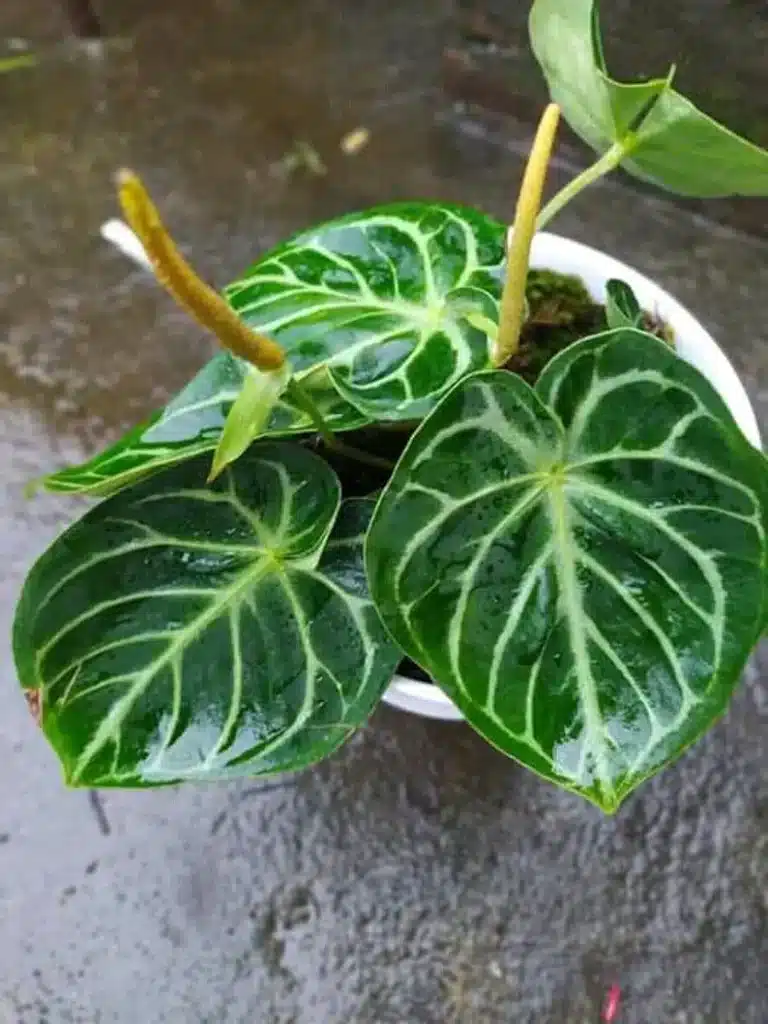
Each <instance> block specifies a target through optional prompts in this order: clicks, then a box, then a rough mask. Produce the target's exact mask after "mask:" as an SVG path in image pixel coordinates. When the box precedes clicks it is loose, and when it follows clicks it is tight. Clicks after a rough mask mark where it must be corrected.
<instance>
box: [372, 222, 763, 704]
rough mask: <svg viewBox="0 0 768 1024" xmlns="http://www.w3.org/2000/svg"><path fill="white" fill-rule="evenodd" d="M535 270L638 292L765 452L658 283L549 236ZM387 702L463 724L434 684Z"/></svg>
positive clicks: (597, 289)
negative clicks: (616, 284)
mask: <svg viewBox="0 0 768 1024" xmlns="http://www.w3.org/2000/svg"><path fill="white" fill-rule="evenodd" d="M531 266H532V267H534V268H535V269H540V270H556V271H559V272H560V273H562V274H576V275H577V276H578V277H580V278H581V279H582V280H583V281H584V283H585V284H586V286H587V288H588V289H589V292H590V294H591V296H592V298H593V299H594V300H595V302H600V303H603V302H605V286H606V284H607V283H608V281H610V280H611V279H612V278H619V279H620V280H621V281H626V283H627V284H628V285H629V286H630V288H631V289H632V290H633V292H634V293H635V295H636V296H637V299H638V302H639V303H640V305H641V306H642V308H643V309H645V310H647V311H648V312H649V313H654V314H656V315H657V316H658V317H660V319H662V320H663V321H664V322H665V323H666V324H668V325H669V327H671V328H672V330H673V331H674V335H675V347H676V350H677V352H678V354H679V355H680V356H681V357H682V358H683V359H685V360H687V361H688V362H689V363H691V364H692V365H693V366H695V367H696V368H697V369H698V370H700V371H701V373H703V374H704V376H705V377H706V378H707V380H709V382H710V383H711V384H712V385H713V386H714V387H715V388H716V389H717V390H718V392H719V393H720V396H721V397H722V399H723V401H724V402H725V403H726V405H727V406H728V408H729V409H730V410H731V414H732V415H733V418H734V419H735V420H736V422H737V423H738V425H739V427H741V430H742V432H743V433H744V436H745V437H746V438H747V440H748V441H750V442H751V443H752V444H753V445H754V446H755V447H756V448H760V447H761V446H762V445H761V440H760V430H759V428H758V425H757V420H756V418H755V413H754V410H753V409H752V406H751V404H750V401H749V398H748V397H747V393H746V391H745V390H744V387H743V385H742V383H741V381H740V380H739V378H738V376H737V374H736V371H735V370H734V368H733V367H732V366H731V364H730V362H729V361H728V359H727V357H726V355H725V353H724V352H723V351H722V349H721V348H720V347H719V346H718V345H717V343H716V342H715V340H714V339H713V338H712V336H711V335H710V334H709V333H708V332H707V331H706V330H705V329H704V328H703V327H702V326H701V324H700V323H699V322H698V320H696V318H695V317H693V316H692V315H691V314H690V313H689V312H688V310H687V309H685V308H684V307H683V306H681V305H680V303H679V302H677V301H676V300H675V299H673V298H672V296H671V295H668V294H667V293H666V292H665V291H664V290H663V289H662V288H659V286H658V285H657V284H654V282H653V281H651V280H649V279H648V278H647V277H643V275H642V274H638V272H637V271H636V270H632V268H631V267H628V266H626V264H624V263H621V262H620V261H619V260H615V259H613V258H612V257H611V256H606V255H605V254H604V253H602V252H598V251H597V249H591V248H590V247H589V246H587V245H581V243H579V242H572V241H570V239H568V238H561V237H560V236H559V235H550V234H547V233H546V232H542V233H541V234H538V235H537V236H536V237H535V238H534V240H533V248H532V251H531ZM384 701H385V703H387V704H390V705H392V706H393V707H396V708H400V709H401V710H403V711H411V712H413V713H414V714H416V715H421V716H422V717H424V718H438V719H441V720H443V721H448V722H450V721H454V722H456V721H460V720H461V719H462V714H461V712H460V711H459V709H458V708H457V707H456V705H455V704H454V703H453V701H451V700H450V699H449V698H448V697H446V695H445V694H444V693H443V692H442V690H440V689H438V688H437V687H436V686H433V685H432V684H431V683H422V682H418V681H417V680H415V679H407V678H406V677H405V676H401V675H396V676H395V677H394V678H393V680H392V682H391V683H390V685H389V688H388V689H387V691H386V693H385V694H384Z"/></svg>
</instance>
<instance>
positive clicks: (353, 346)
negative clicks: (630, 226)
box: [227, 203, 506, 420]
mask: <svg viewBox="0 0 768 1024" xmlns="http://www.w3.org/2000/svg"><path fill="white" fill-rule="evenodd" d="M505 232H506V229H505V227H504V225H502V224H500V223H498V222H497V221H495V220H493V219H491V218H489V217H486V216H485V215H483V214H481V213H478V212H476V211H474V210H471V209H468V208H465V207H459V206H452V205H448V204H426V203H408V204H399V205H393V206H382V207H378V208H376V209H373V210H368V211H366V212H364V213H361V214H355V215H352V216H347V217H342V218H341V219H339V220H335V221H331V222H329V223H327V224H321V225H320V226H319V227H316V228H312V229H311V230H310V231H306V232H304V233H302V234H300V235H298V236H297V237H296V238H294V239H292V240H291V241H289V242H287V243H286V244H285V245H282V246H280V247H279V248H277V249H275V250H274V251H273V252H271V253H269V254H267V255H266V256H265V257H264V258H263V259H261V260H260V261H259V262H258V263H257V264H256V265H255V266H254V267H252V268H251V269H250V270H249V271H248V272H247V273H246V274H245V275H244V276H243V277H242V279H241V280H239V281H236V282H235V283H234V284H233V285H231V286H230V287H229V288H228V289H227V297H228V299H229V301H230V302H231V304H232V306H233V307H234V309H235V310H236V311H237V312H238V313H239V314H240V316H241V317H242V318H243V320H245V321H246V323H248V324H250V325H251V326H252V327H254V328H256V329H257V330H259V331H262V332H264V333H266V334H268V335H269V336H270V337H272V338H274V339H275V340H276V341H277V342H279V344H280V345H282V346H283V348H284V349H285V350H286V352H287V353H288V357H289V360H290V362H291V366H292V368H293V371H294V373H295V374H296V376H297V377H298V378H299V379H300V378H301V377H302V375H303V374H304V373H306V372H307V371H308V370H310V369H312V368H314V367H316V366H318V365H327V366H328V367H330V370H331V373H332V375H333V379H334V381H335V383H336V386H337V388H338V390H339V392H340V393H341V394H342V395H343V396H344V397H345V398H347V399H348V400H349V401H350V402H351V403H352V404H353V405H355V406H356V407H357V408H358V409H360V410H361V411H362V412H363V413H364V414H365V415H366V416H368V417H369V418H370V419H371V420H376V419H379V420H382V419H390V420H409V419H418V418H420V417H421V416H423V415H424V414H425V413H426V412H427V411H428V410H429V409H430V408H432V406H433V405H434V403H435V401H436V400H437V398H439V397H440V396H441V395H442V394H443V393H444V392H445V391H446V390H447V389H448V388H449V387H450V386H451V385H452V384H454V383H455V382H456V381H457V380H459V379H460V378H461V377H462V376H463V375H464V374H466V373H468V372H470V371H472V370H476V369H480V368H483V367H487V366H489V365H490V362H491V361H490V352H491V347H492V342H493V340H494V339H493V338H491V337H489V334H488V331H487V330H484V329H483V328H482V327H479V326H478V323H480V324H482V323H484V322H485V321H488V322H490V324H491V325H495V324H497V323H498V306H499V298H500V294H501V285H500V281H501V265H502V261H503V258H504V240H505ZM478 317H479V319H478ZM483 318H485V319H483Z"/></svg>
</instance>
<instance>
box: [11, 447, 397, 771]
mask: <svg viewBox="0 0 768 1024" xmlns="http://www.w3.org/2000/svg"><path fill="white" fill-rule="evenodd" d="M208 467H209V459H208V458H207V457H202V458H197V459H193V460H191V461H188V462H185V463H184V464H183V465H181V466H177V467H174V468H172V469H168V470H165V471H164V472H163V473H161V474H158V475H156V476H154V477H152V479H151V480H148V481H143V482H142V483H140V484H137V485H134V486H133V487H131V488H129V489H127V490H125V491H122V492H121V493H120V494H119V495H117V496H115V497H113V498H110V499H108V500H107V501H105V502H103V503H102V504H101V505H98V506H97V507H96V508H94V509H93V510H91V511H90V512H89V513H88V514H87V515H86V516H85V517H84V518H83V519H82V520H80V521H79V522H78V523H76V524H75V525H74V526H73V527H71V528H70V529H69V530H68V531H67V532H66V533H64V534H63V535H62V536H61V537H60V538H59V539H58V540H57V541H55V542H54V544H53V545H52V547H51V548H50V549H49V550H48V551H47V552H46V554H44V555H43V557H42V558H41V559H40V561H39V562H38V563H37V564H36V565H35V566H34V568H33V569H32V572H31V574H30V576H29V578H28V580H27V582H26V584H25V587H24V591H23V594H22V597H21V601H20V604H19V607H18V610H17V615H16V621H15V625H14V649H15V656H16V662H17V668H18V673H19V678H20V680H21V682H22V685H23V686H24V687H25V688H27V689H29V690H33V691H37V693H38V696H39V697H40V698H41V702H42V726H43V729H44V730H45V733H46V734H47V736H48V738H49V740H50V741H51V743H52V745H53V747H54V748H55V750H56V752H57V754H58V756H59V758H60V759H61V762H62V764H63V767H64V774H65V778H66V780H67V782H68V783H70V784H72V785H82V786H141V785H152V784H160V783H166V782H179V781H184V780H196V779H197V780H202V779H219V778H230V777H235V776H250V775H262V774H268V773H272V772H277V771H284V770H293V769H297V768H301V767H303V766H305V765H308V764H311V763H312V762H314V761H317V760H318V759H320V758H322V757H324V756H326V755H327V754H329V753H330V752H331V751H333V750H334V749H335V748H336V747H338V746H339V745H340V744H341V743H343V742H344V740H345V739H346V738H347V737H348V736H349V735H350V733H351V731H352V730H353V729H354V728H355V727H356V726H358V725H360V724H361V723H362V722H363V721H364V720H365V719H366V718H367V717H368V715H369V714H370V712H371V710H372V708H373V707H374V705H375V703H376V701H377V700H378V698H379V697H380V695H381V693H382V692H383V690H384V688H385V687H386V685H387V684H388V682H389V680H390V678H391V676H392V673H393V672H394V669H395V667H396V665H397V663H398V660H399V658H400V657H401V655H400V653H399V652H398V651H397V649H396V648H395V646H394V644H393V643H392V641H391V640H390V639H389V638H388V637H387V635H386V633H385V632H384V629H383V627H382V625H381V623H380V621H379V619H378V616H377V614H376V611H375V609H374V607H373V605H372V603H371V600H370V597H369V595H368V591H367V584H366V581H365V573H364V570H363V562H362V544H363V534H364V532H365V528H366V526H367V523H368V520H369V518H370V513H371V509H372V503H371V501H370V500H369V499H358V500H352V501H348V502H345V503H343V504H342V505H341V509H340V511H339V503H340V486H339V482H338V480H337V478H336V476H335V474H334V473H333V471H332V470H331V469H330V467H329V466H328V465H327V464H326V463H325V462H323V460H322V459H320V458H319V457H318V456H316V455H314V454H312V452H310V451H308V450H307V449H305V448H302V447H301V446H299V445H291V444H287V443H279V442H258V443H257V444H256V445H255V446H253V447H252V448H251V449H250V450H249V451H248V452H247V453H246V454H245V455H244V456H243V457H242V458H241V459H239V460H238V462H237V463H235V465H234V466H233V467H230V468H228V469H227V470H225V471H224V473H223V474H222V476H221V477H220V478H219V479H218V480H217V482H216V484H215V485H214V486H213V487H211V488H207V487H206V486H205V478H206V475H207V472H208Z"/></svg>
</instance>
